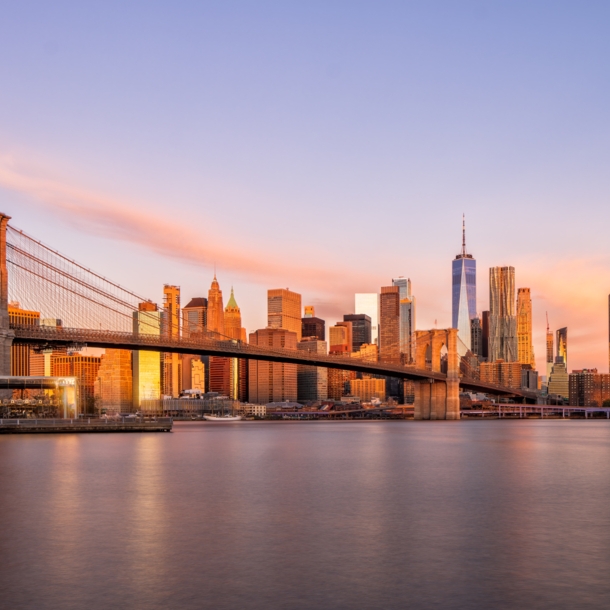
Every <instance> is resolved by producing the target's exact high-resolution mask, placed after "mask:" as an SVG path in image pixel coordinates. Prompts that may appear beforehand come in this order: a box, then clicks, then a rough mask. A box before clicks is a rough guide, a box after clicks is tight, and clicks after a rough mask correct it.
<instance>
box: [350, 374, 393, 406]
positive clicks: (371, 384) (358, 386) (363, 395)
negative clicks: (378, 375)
mask: <svg viewBox="0 0 610 610" xmlns="http://www.w3.org/2000/svg"><path fill="white" fill-rule="evenodd" d="M349 388H350V394H351V395H352V396H358V398H360V401H361V402H371V400H372V399H373V398H378V399H379V400H385V397H386V380H385V379H375V378H367V379H352V380H351V381H350V382H349Z"/></svg>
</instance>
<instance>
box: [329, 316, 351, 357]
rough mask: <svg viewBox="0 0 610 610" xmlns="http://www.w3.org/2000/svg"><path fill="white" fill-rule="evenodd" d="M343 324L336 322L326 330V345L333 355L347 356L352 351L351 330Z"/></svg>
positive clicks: (346, 324)
mask: <svg viewBox="0 0 610 610" xmlns="http://www.w3.org/2000/svg"><path fill="white" fill-rule="evenodd" d="M348 324H349V322H348V323H345V322H337V324H335V325H334V326H331V327H330V328H329V329H328V343H329V345H330V351H331V352H332V353H334V354H346V355H349V354H350V353H351V351H352V329H351V325H348Z"/></svg>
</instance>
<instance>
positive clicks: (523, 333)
mask: <svg viewBox="0 0 610 610" xmlns="http://www.w3.org/2000/svg"><path fill="white" fill-rule="evenodd" d="M517 359H518V361H519V362H520V363H521V364H529V365H530V366H531V367H532V368H533V369H535V368H536V360H535V358H534V346H533V342H532V297H531V294H530V289H529V288H519V290H517Z"/></svg>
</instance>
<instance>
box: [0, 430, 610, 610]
mask: <svg viewBox="0 0 610 610" xmlns="http://www.w3.org/2000/svg"><path fill="white" fill-rule="evenodd" d="M0 515H1V517H2V521H1V528H0V557H1V565H0V606H1V607H2V608H7V609H8V608H10V609H17V608H37V609H45V608H61V609H72V608H74V609H79V610H80V609H87V610H96V609H98V608H142V609H157V608H164V609H165V608H187V609H191V608H219V609H222V608H254V609H259V608H261V609H263V608H265V609H270V608H271V609H273V608H282V609H283V608H285V609H310V608H331V609H332V608H346V609H352V608H356V609H358V608H477V609H478V608H490V609H495V608H499V609H503V608H570V609H572V608H579V609H583V608H584V609H586V608H596V609H597V608H608V607H610V425H609V424H608V423H606V422H602V421H599V422H584V421H574V422H564V421H548V422H544V421H529V422H518V421H513V422H510V421H509V422H507V421H504V422H498V421H487V422H387V423H386V422H369V423H360V422H354V423H331V422H328V423H322V422H312V423H254V422H252V423H250V422H244V423H240V424H199V423H178V424H176V426H175V431H174V432H173V433H172V434H141V435H136V434H134V435H129V434H115V435H112V434H109V435H72V436H70V435H63V436H60V435H58V436H52V435H48V436H4V437H0Z"/></svg>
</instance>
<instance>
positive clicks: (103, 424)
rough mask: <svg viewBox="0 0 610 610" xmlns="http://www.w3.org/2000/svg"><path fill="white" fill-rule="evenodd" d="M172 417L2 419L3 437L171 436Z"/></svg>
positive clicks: (1, 431)
mask: <svg viewBox="0 0 610 610" xmlns="http://www.w3.org/2000/svg"><path fill="white" fill-rule="evenodd" d="M172 426H173V420H172V418H171V417H157V418H153V419H147V418H140V417H133V418H132V417H116V418H110V417H109V418H86V417H81V418H78V419H29V418H22V419H15V418H10V419H0V434H49V433H76V432H101V433H108V432H171V430H172Z"/></svg>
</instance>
